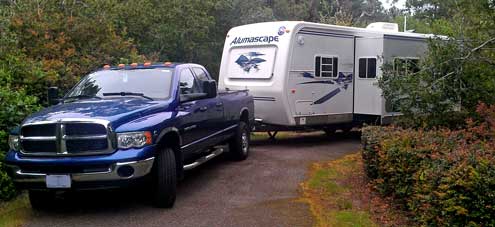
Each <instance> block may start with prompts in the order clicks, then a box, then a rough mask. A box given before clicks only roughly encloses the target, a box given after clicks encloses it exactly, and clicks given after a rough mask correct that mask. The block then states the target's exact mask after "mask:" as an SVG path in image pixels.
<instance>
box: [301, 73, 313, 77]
mask: <svg viewBox="0 0 495 227" xmlns="http://www.w3.org/2000/svg"><path fill="white" fill-rule="evenodd" d="M302 76H303V77H306V78H315V76H313V74H311V73H309V72H303V73H302Z"/></svg>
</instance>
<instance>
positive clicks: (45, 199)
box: [28, 190, 55, 210]
mask: <svg viewBox="0 0 495 227" xmlns="http://www.w3.org/2000/svg"><path fill="white" fill-rule="evenodd" d="M28 193H29V202H30V203H31V207H32V208H33V209H34V210H44V209H49V208H51V207H52V204H53V200H54V199H55V193H54V192H52V191H38V190H29V192H28Z"/></svg>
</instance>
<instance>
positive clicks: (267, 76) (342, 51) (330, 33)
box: [219, 21, 432, 132]
mask: <svg viewBox="0 0 495 227" xmlns="http://www.w3.org/2000/svg"><path fill="white" fill-rule="evenodd" d="M430 37H432V35H426V34H417V33H405V32H398V26H397V24H391V23H382V22H380V23H373V24H370V25H369V26H368V27H367V28H354V27H344V26H335V25H327V24H317V23H308V22H299V21H297V22H296V21H281V22H266V23H257V24H248V25H243V26H239V27H234V28H232V29H231V30H230V31H229V32H228V34H227V37H226V40H225V46H224V49H223V55H222V62H221V67H220V75H219V87H220V88H221V89H231V90H238V89H248V90H249V92H250V93H251V94H252V95H253V96H254V100H255V119H256V123H257V124H256V130H257V131H281V130H299V129H307V128H310V129H317V130H325V131H327V132H333V131H335V130H336V129H342V130H350V129H351V128H352V127H354V126H356V125H361V124H363V123H372V124H386V123H389V122H390V121H391V119H392V118H393V117H394V116H397V115H399V114H400V113H397V112H394V109H393V108H392V106H391V105H388V104H387V102H386V100H385V99H384V98H383V96H382V92H381V90H380V88H379V87H378V86H377V81H378V80H377V79H378V78H379V77H380V76H381V74H382V73H381V66H382V65H383V64H384V63H385V62H392V63H394V64H395V63H396V62H400V63H404V62H406V63H408V64H409V65H414V64H415V63H417V61H418V59H419V57H421V56H422V55H424V54H425V52H426V50H427V42H426V41H427V39H428V38H430ZM406 68H407V67H406ZM406 68H404V67H401V68H398V69H397V70H408V69H406ZM409 70H411V69H409Z"/></svg>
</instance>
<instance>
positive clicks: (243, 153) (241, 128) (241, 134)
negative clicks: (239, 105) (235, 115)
mask: <svg viewBox="0 0 495 227" xmlns="http://www.w3.org/2000/svg"><path fill="white" fill-rule="evenodd" d="M250 140H251V133H250V130H249V126H248V125H247V124H246V123H245V122H243V121H241V122H239V125H238V126H237V128H236V132H235V135H234V137H232V138H231V139H230V141H229V155H230V158H231V159H233V160H236V161H242V160H245V159H246V158H247V157H248V156H249V147H250V146H249V142H250Z"/></svg>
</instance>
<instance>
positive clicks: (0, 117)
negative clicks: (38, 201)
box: [0, 70, 39, 200]
mask: <svg viewBox="0 0 495 227" xmlns="http://www.w3.org/2000/svg"><path fill="white" fill-rule="evenodd" d="M1 74H2V70H0V75H1ZM0 103H2V106H1V108H0V160H2V161H3V160H4V156H5V152H6V151H8V149H9V146H8V142H7V141H8V136H9V133H10V129H11V128H12V127H14V126H16V125H17V124H19V123H20V122H21V121H22V119H23V118H24V117H25V116H26V115H28V114H30V113H31V112H33V111H35V110H37V109H39V106H38V104H37V99H36V98H35V97H33V96H29V95H27V94H26V92H25V91H24V90H22V89H18V90H14V89H11V88H10V87H9V86H8V84H7V85H4V86H0ZM14 195H16V191H15V188H14V185H13V183H12V181H11V179H10V178H9V177H8V176H7V173H6V169H5V166H3V164H2V162H0V200H8V199H11V198H12V197H13V196H14Z"/></svg>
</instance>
